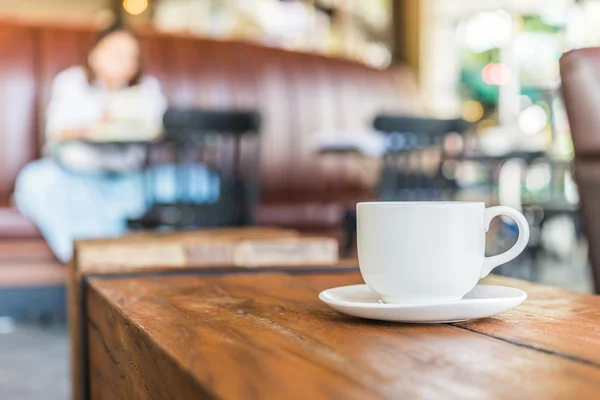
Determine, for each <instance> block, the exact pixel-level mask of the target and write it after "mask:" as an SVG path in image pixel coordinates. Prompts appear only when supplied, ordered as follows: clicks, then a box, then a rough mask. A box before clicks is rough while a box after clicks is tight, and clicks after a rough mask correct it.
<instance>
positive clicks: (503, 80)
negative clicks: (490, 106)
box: [481, 63, 511, 86]
mask: <svg viewBox="0 0 600 400" xmlns="http://www.w3.org/2000/svg"><path fill="white" fill-rule="evenodd" d="M481 78H482V79H483V81H484V82H485V83H487V84H488V85H497V86H504V85H507V84H508V83H509V82H510V78H511V72H510V68H509V67H508V65H506V64H503V63H489V64H487V65H486V66H485V67H483V69H482V70H481Z"/></svg>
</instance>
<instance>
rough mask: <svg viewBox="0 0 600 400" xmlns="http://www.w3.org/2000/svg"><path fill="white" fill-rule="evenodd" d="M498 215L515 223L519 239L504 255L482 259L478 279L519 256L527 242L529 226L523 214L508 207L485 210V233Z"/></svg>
mask: <svg viewBox="0 0 600 400" xmlns="http://www.w3.org/2000/svg"><path fill="white" fill-rule="evenodd" d="M499 215H506V216H507V217H510V218H512V219H513V220H514V221H515V222H516V223H517V227H518V228H519V237H518V238H517V242H516V243H515V244H514V245H513V247H511V248H510V249H508V250H507V251H505V252H504V253H501V254H498V255H495V256H491V257H485V258H484V260H483V266H482V269H481V276H480V277H479V278H480V279H481V278H485V277H486V276H488V274H489V273H490V272H492V270H493V269H494V268H496V267H497V266H499V265H500V264H504V263H507V262H509V261H510V260H512V259H513V258H515V257H516V256H518V255H519V254H521V252H522V251H523V250H525V246H527V243H528V242H529V224H528V223H527V220H526V219H525V217H524V216H523V214H521V213H520V212H519V211H517V210H515V209H514V208H510V207H504V206H498V207H490V208H486V209H485V211H484V216H483V218H484V224H485V231H486V232H487V231H488V230H489V229H490V222H492V219H494V218H495V217H497V216H499Z"/></svg>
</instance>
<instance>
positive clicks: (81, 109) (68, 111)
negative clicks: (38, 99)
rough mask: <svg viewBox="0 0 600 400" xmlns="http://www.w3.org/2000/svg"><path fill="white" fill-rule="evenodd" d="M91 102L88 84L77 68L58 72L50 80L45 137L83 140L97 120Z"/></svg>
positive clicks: (61, 139)
mask: <svg viewBox="0 0 600 400" xmlns="http://www.w3.org/2000/svg"><path fill="white" fill-rule="evenodd" d="M96 108H97V107H95V104H94V103H93V102H92V101H90V95H89V86H88V83H87V79H86V76H85V73H84V71H83V69H82V68H80V67H72V68H69V69H66V70H65V71H63V72H61V73H59V74H58V75H57V76H56V77H55V78H54V80H53V81H52V87H51V89H50V101H49V103H48V107H47V108H46V129H45V131H46V140H47V141H49V142H52V141H65V140H76V139H85V138H86V137H87V132H88V130H89V128H90V126H92V125H93V124H94V123H95V122H96V121H97V120H99V116H98V115H97V114H98V110H97V109H96Z"/></svg>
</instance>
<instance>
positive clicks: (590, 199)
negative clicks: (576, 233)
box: [560, 48, 600, 293]
mask: <svg viewBox="0 0 600 400" xmlns="http://www.w3.org/2000/svg"><path fill="white" fill-rule="evenodd" d="M560 75H561V80H562V93H563V98H564V102H565V107H566V110H567V115H568V118H569V124H570V126H571V134H572V136H573V145H574V148H575V160H574V170H575V180H576V182H577V185H578V187H579V195H580V202H581V210H580V212H581V219H582V227H583V229H584V231H585V233H586V236H587V238H588V241H589V258H590V263H591V266H592V272H593V275H594V282H595V287H596V292H597V293H600V108H599V107H600V48H587V49H579V50H573V51H570V52H568V53H566V54H564V55H563V56H562V58H561V60H560Z"/></svg>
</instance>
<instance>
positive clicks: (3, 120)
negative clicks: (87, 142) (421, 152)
mask: <svg viewBox="0 0 600 400" xmlns="http://www.w3.org/2000/svg"><path fill="white" fill-rule="evenodd" d="M94 34H95V32H94V29H92V28H90V27H86V26H75V25H68V26H64V25H60V24H48V23H39V22H35V23H34V22H19V21H11V20H0V88H2V90H0V152H1V157H0V238H2V237H4V238H6V237H31V236H36V235H39V234H38V233H37V231H36V230H35V228H34V227H33V226H32V224H31V223H29V222H28V221H26V220H25V219H24V218H23V217H22V216H20V215H19V214H18V213H17V212H16V211H15V210H14V209H13V208H11V207H10V198H11V193H12V192H13V189H14V183H15V178H16V176H17V174H18V173H19V171H20V170H21V168H23V166H25V165H26V164H27V163H29V162H30V161H32V160H35V159H36V158H37V157H39V156H40V153H41V147H42V145H43V143H42V140H41V137H42V135H41V132H43V129H44V121H43V118H42V116H43V113H44V109H45V105H46V104H47V102H48V95H49V89H50V83H51V81H52V78H53V77H54V76H55V75H56V74H57V73H58V72H60V71H61V70H63V69H65V68H67V67H69V66H71V65H76V64H81V63H82V62H83V61H84V60H85V57H86V52H87V49H88V47H89V45H90V43H91V41H92V40H93V37H94ZM140 36H141V40H142V43H143V50H144V56H145V58H144V64H145V71H146V72H147V73H149V74H152V75H154V76H156V77H157V78H158V79H159V80H160V82H161V84H162V88H163V92H164V93H165V95H166V96H167V98H168V100H169V102H170V104H171V105H173V106H179V107H207V108H217V109H232V108H233V109H256V110H258V111H259V112H260V113H261V115H262V129H261V132H260V133H261V137H262V139H261V158H260V159H261V186H262V196H261V198H262V200H261V206H260V210H259V222H262V223H268V224H271V225H272V224H281V225H286V226H292V227H294V226H295V227H306V228H308V229H313V228H315V229H316V228H318V227H319V226H320V225H323V227H325V228H327V227H329V228H330V227H333V226H335V225H336V224H338V223H339V221H340V216H341V211H340V210H341V208H342V205H349V204H353V203H354V202H356V201H357V200H360V199H363V198H365V197H368V196H369V195H370V193H371V190H372V188H373V187H374V185H375V184H376V182H377V177H378V170H377V165H376V164H372V165H367V164H368V163H366V164H365V163H363V162H359V161H357V159H356V158H355V157H352V156H320V155H318V154H316V152H315V148H314V136H315V134H316V133H317V132H322V131H331V132H334V131H338V132H343V131H344V130H352V131H361V130H365V129H366V128H369V127H370V126H371V123H372V121H373V118H374V116H375V115H376V114H378V113H384V112H385V113H388V114H389V113H402V114H406V113H411V112H414V111H415V109H416V107H417V104H418V103H417V100H416V99H417V92H416V87H415V82H414V79H413V75H412V74H411V73H410V71H408V70H407V69H406V68H403V67H394V68H390V69H387V70H376V69H372V68H369V67H366V66H364V65H362V64H359V63H355V62H351V61H345V60H340V59H331V58H327V57H324V56H319V55H313V54H307V53H300V52H292V51H286V50H281V49H275V48H269V47H262V46H259V45H254V44H248V43H242V42H232V41H217V40H209V39H199V38H195V37H190V36H185V35H175V34H165V33H159V32H155V31H151V30H144V31H142V32H140Z"/></svg>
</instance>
